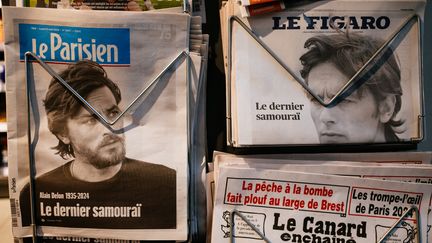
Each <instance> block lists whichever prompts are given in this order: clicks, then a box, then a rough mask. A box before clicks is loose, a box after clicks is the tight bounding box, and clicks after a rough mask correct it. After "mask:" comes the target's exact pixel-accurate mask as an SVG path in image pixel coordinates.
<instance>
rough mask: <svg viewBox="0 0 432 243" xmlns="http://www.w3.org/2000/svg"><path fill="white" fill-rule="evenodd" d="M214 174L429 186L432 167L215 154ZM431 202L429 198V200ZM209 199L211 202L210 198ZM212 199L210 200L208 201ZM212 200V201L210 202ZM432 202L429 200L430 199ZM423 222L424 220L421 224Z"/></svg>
mask: <svg viewBox="0 0 432 243" xmlns="http://www.w3.org/2000/svg"><path fill="white" fill-rule="evenodd" d="M214 162H215V174H216V175H218V174H219V167H220V166H221V165H225V166H226V165H230V166H234V167H238V168H261V169H271V170H282V171H297V172H309V173H321V174H330V175H344V176H355V177H363V178H370V179H381V180H390V181H403V182H410V183H421V184H429V185H432V166H431V165H430V164H412V163H408V164H407V163H405V164H402V163H400V162H399V163H382V162H369V163H367V162H362V163H359V162H352V161H330V160H329V161H306V160H289V159H276V158H252V157H244V156H230V155H228V154H222V153H221V154H218V155H216V156H215V159H214ZM431 199H432V198H431ZM209 200H210V199H209ZM211 200H212V199H211ZM212 201H213V200H212ZM431 202H432V200H431ZM431 206H432V205H429V212H428V217H427V220H426V222H427V241H428V242H431V241H432V234H431V232H430V229H431V223H432V213H431V210H430V208H431ZM423 223H425V221H423Z"/></svg>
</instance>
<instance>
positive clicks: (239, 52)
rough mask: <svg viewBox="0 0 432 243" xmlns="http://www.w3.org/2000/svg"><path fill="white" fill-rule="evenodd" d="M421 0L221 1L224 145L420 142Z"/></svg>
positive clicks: (422, 9)
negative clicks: (255, 7) (245, 7)
mask: <svg viewBox="0 0 432 243" xmlns="http://www.w3.org/2000/svg"><path fill="white" fill-rule="evenodd" d="M424 7H425V1H422V0H419V1H397V2H394V1H387V0H372V1H367V4H365V3H364V1H348V0H340V1H306V3H302V2H301V1H300V2H298V3H297V4H295V6H290V7H287V8H286V9H285V10H283V11H278V12H273V13H269V14H263V15H259V16H255V17H249V18H242V17H241V13H240V9H239V4H237V2H236V1H234V0H232V1H227V2H223V3H222V7H221V13H220V16H221V29H222V40H223V41H222V42H223V51H224V56H225V64H226V65H225V67H226V69H225V71H226V72H225V73H226V80H227V84H226V89H227V130H228V131H227V140H228V141H227V142H228V144H230V145H231V146H233V147H254V146H298V145H300V146H305V145H306V146H307V145H321V144H338V145H340V144H355V145H358V144H360V145H364V144H399V145H400V144H415V143H417V142H419V141H421V140H422V132H423V131H422V124H423V121H422V119H421V118H422V116H423V100H422V97H423V90H422V69H421V67H422V64H421V60H422V58H421V45H420V43H421V41H420V40H421V36H422V33H421V29H422V25H423V15H424ZM365 131H369V133H367V132H365Z"/></svg>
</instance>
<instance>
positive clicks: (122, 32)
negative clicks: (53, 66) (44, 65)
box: [19, 24, 130, 65]
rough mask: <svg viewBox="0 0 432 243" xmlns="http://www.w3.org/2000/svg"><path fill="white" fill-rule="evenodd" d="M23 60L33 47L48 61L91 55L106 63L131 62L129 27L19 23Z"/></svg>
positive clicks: (88, 57)
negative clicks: (86, 26)
mask: <svg viewBox="0 0 432 243" xmlns="http://www.w3.org/2000/svg"><path fill="white" fill-rule="evenodd" d="M19 37H20V41H19V43H20V60H24V55H25V53H26V52H28V51H31V52H33V53H34V54H36V55H37V56H39V57H40V58H41V59H42V60H43V61H45V62H57V63H75V62H77V61H80V60H84V59H88V60H92V61H95V62H97V63H99V64H102V65H129V64H130V33H129V29H127V28H85V27H68V26H55V25H39V24H19Z"/></svg>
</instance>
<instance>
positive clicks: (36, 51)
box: [3, 7, 208, 242]
mask: <svg viewBox="0 0 432 243" xmlns="http://www.w3.org/2000/svg"><path fill="white" fill-rule="evenodd" d="M3 18H4V22H5V33H7V34H6V42H7V44H6V47H5V49H6V69H7V74H6V75H7V79H8V87H7V91H6V93H7V94H6V95H7V110H8V125H9V131H8V132H9V138H8V144H9V145H10V147H9V151H8V155H9V156H10V160H9V174H10V177H9V183H10V185H11V187H10V191H9V195H10V200H11V208H12V217H13V234H14V237H16V238H17V240H30V241H31V240H32V238H33V239H38V240H39V241H40V242H52V241H55V242H59V241H74V242H109V241H110V240H117V241H119V242H120V241H124V242H128V241H129V240H132V241H138V240H170V241H185V240H187V239H188V238H189V237H190V236H192V237H197V235H198V232H197V231H198V230H200V229H198V228H199V224H200V223H201V222H198V221H199V220H198V219H197V218H193V217H194V216H193V215H194V214H193V213H192V212H191V210H189V208H190V207H191V205H194V204H195V203H199V201H198V200H197V195H196V194H197V193H199V192H195V191H194V190H196V187H197V185H198V184H197V181H196V179H194V178H192V176H194V175H195V174H197V173H201V172H200V170H201V167H200V165H201V164H200V162H201V161H202V160H203V156H204V154H203V153H204V152H203V151H192V150H191V149H192V148H193V147H196V146H198V145H197V143H203V141H202V140H203V137H204V136H205V135H203V128H202V127H200V125H199V124H200V123H201V122H202V119H203V117H204V115H203V114H204V112H205V110H204V109H205V105H202V104H201V101H202V100H203V99H204V95H203V94H204V93H203V92H204V90H205V75H204V73H205V70H206V68H205V67H206V65H207V57H206V52H207V45H208V43H207V41H206V40H207V38H206V37H205V36H203V37H202V39H203V40H202V41H201V45H200V46H199V47H198V48H197V49H195V50H194V51H193V52H190V53H189V44H190V36H189V34H190V26H191V22H194V23H195V24H194V28H198V25H199V24H198V22H195V20H191V17H190V15H189V14H186V13H183V11H182V9H181V8H176V9H172V10H167V9H165V10H161V11H148V12H123V11H75V10H63V9H61V10H59V9H40V8H12V7H4V8H3ZM27 60H28V61H27ZM26 81H27V82H26ZM198 104H200V105H198ZM196 161H199V162H196ZM195 165H196V166H195ZM195 184H197V185H195ZM201 224H203V223H201ZM22 237H32V238H22Z"/></svg>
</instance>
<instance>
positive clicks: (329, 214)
mask: <svg viewBox="0 0 432 243" xmlns="http://www.w3.org/2000/svg"><path fill="white" fill-rule="evenodd" d="M217 184H218V185H217V188H216V201H215V208H214V214H213V229H212V242H230V237H231V236H233V237H234V239H235V241H236V242H262V240H263V237H262V236H264V237H266V238H267V240H269V241H270V242H308V241H309V242H332V241H333V242H349V243H360V242H364V243H370V242H377V241H378V240H379V239H380V238H381V237H383V236H384V234H385V232H386V231H387V230H388V229H390V228H391V226H392V225H393V224H394V223H395V222H396V221H397V220H398V219H399V218H400V217H401V215H402V214H403V212H405V211H406V210H408V209H410V208H411V207H412V206H416V207H417V208H418V209H419V212H420V213H419V215H417V216H418V217H420V222H426V217H427V211H428V208H429V201H430V196H431V190H432V188H431V186H430V185H423V184H411V183H403V182H393V181H392V182H391V181H380V180H371V179H364V178H355V177H349V179H347V177H340V176H332V175H323V174H309V173H299V172H297V173H296V172H287V171H276V170H266V169H253V168H248V169H241V168H234V167H228V166H227V167H224V166H222V167H221V168H220V175H219V178H217ZM234 209H235V210H236V211H238V212H240V213H241V214H242V215H243V216H244V217H245V218H246V219H247V220H248V221H249V222H250V223H252V224H253V225H254V226H255V227H256V228H257V229H258V230H259V231H260V232H261V233H262V236H260V235H259V234H257V233H256V232H255V231H254V230H253V229H252V228H251V227H250V226H248V225H247V224H246V222H245V221H244V220H243V219H241V218H240V217H239V216H234V220H233V221H231V220H230V217H231V215H230V214H232V212H233V210H234ZM418 219H419V218H416V216H415V214H413V215H409V216H408V217H407V218H405V219H404V221H403V223H402V224H400V226H398V227H397V228H396V229H395V231H394V232H393V233H392V234H391V236H390V238H391V240H392V242H417V241H416V240H415V239H416V237H417V236H419V237H420V238H421V239H426V230H427V225H426V223H421V225H420V226H419V227H420V228H419V227H418V225H417V222H418ZM232 224H233V225H232Z"/></svg>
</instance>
